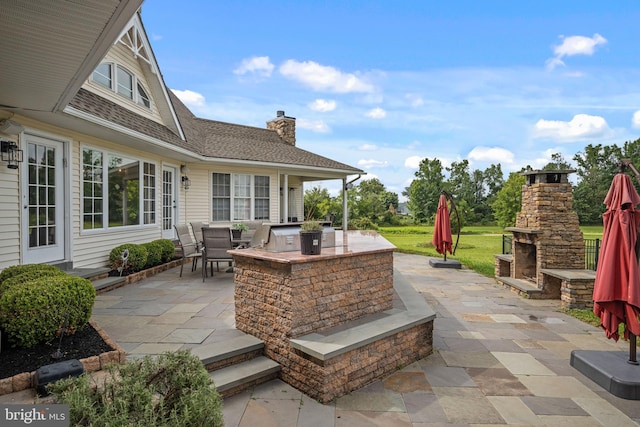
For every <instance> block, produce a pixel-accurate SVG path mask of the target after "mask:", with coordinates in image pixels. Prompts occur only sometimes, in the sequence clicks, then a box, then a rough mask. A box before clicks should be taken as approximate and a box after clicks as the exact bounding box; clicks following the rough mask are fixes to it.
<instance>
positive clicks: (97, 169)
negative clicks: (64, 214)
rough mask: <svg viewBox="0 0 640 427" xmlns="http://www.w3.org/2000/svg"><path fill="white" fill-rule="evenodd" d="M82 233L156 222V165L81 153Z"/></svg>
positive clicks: (100, 153)
mask: <svg viewBox="0 0 640 427" xmlns="http://www.w3.org/2000/svg"><path fill="white" fill-rule="evenodd" d="M81 196H82V223H83V229H84V230H91V229H104V228H116V227H123V226H133V225H143V224H155V223H156V165H155V164H154V163H149V162H145V161H142V160H139V159H135V158H130V157H126V156H122V155H118V154H114V153H108V152H104V151H101V150H97V149H92V148H83V150H82V195H81Z"/></svg>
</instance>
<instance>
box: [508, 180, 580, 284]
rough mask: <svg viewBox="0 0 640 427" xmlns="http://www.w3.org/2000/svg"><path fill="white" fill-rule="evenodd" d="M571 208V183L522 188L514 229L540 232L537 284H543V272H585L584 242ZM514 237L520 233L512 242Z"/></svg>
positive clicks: (536, 243)
mask: <svg viewBox="0 0 640 427" xmlns="http://www.w3.org/2000/svg"><path fill="white" fill-rule="evenodd" d="M572 205H573V196H572V187H571V184H570V183H542V184H540V183H538V184H532V185H528V186H524V187H523V190H522V209H521V211H520V212H519V213H518V216H517V218H516V227H517V228H528V229H532V230H539V231H541V232H542V233H541V234H538V235H536V236H535V238H534V240H535V245H536V248H537V255H536V257H537V261H536V262H537V265H536V271H537V272H538V275H537V276H538V277H537V283H542V275H541V273H540V269H542V268H567V269H572V268H578V269H583V268H584V265H585V264H584V263H585V248H584V238H583V235H582V232H581V231H580V223H579V221H578V214H576V213H575V212H574V211H573V209H572ZM516 234H520V233H515V234H514V239H516ZM529 238H531V237H529ZM512 267H513V264H512Z"/></svg>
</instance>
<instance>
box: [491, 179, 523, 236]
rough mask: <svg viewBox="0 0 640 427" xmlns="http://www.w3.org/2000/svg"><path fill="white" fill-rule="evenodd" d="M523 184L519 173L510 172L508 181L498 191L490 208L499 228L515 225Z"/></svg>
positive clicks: (520, 204)
mask: <svg viewBox="0 0 640 427" xmlns="http://www.w3.org/2000/svg"><path fill="white" fill-rule="evenodd" d="M525 183H526V179H525V177H524V176H522V175H520V172H511V173H510V174H509V179H507V181H506V182H505V183H504V186H503V187H502V189H501V190H500V191H498V194H497V195H496V200H495V201H494V202H493V204H492V205H491V208H492V209H493V216H494V217H495V218H496V221H497V222H498V225H499V226H500V227H512V226H514V225H515V224H516V217H517V215H518V212H520V209H521V207H522V186H523V185H524V184H525Z"/></svg>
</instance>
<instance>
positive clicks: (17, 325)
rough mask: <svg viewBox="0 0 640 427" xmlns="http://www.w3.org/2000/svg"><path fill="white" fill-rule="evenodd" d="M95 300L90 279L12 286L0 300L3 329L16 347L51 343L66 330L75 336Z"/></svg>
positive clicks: (48, 280) (56, 278) (54, 279)
mask: <svg viewBox="0 0 640 427" xmlns="http://www.w3.org/2000/svg"><path fill="white" fill-rule="evenodd" d="M95 298H96V291H95V289H94V287H93V284H92V283H91V282H90V281H89V280H87V279H83V278H81V277H74V276H69V275H60V276H47V277H41V278H39V279H35V280H32V281H30V282H26V283H23V284H22V285H20V286H12V287H10V288H8V289H7V290H6V291H5V292H4V294H3V295H2V297H0V328H2V330H3V331H4V332H5V333H6V334H7V338H8V340H9V341H10V342H11V343H12V345H13V346H14V347H15V346H17V347H31V346H33V345H35V344H37V343H41V342H50V341H51V340H53V339H54V338H56V337H58V336H59V335H60V333H61V329H62V328H63V327H66V334H73V333H74V332H75V331H76V330H78V329H81V328H82V327H83V326H85V325H86V324H87V322H88V321H89V318H90V317H91V310H92V308H93V303H94V301H95Z"/></svg>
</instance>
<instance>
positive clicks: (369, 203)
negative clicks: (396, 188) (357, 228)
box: [349, 178, 398, 224]
mask: <svg viewBox="0 0 640 427" xmlns="http://www.w3.org/2000/svg"><path fill="white" fill-rule="evenodd" d="M349 197H351V192H350V196H349ZM390 205H393V206H397V205H398V195H397V194H395V193H392V192H389V191H387V189H386V188H385V186H384V185H383V184H382V182H380V180H379V179H378V178H372V179H368V180H364V181H362V182H360V183H359V184H358V185H357V186H356V187H355V188H354V191H353V210H352V214H353V218H359V219H363V218H367V219H369V220H370V221H371V222H373V223H374V224H381V223H383V222H384V221H385V218H386V216H387V212H388V210H389V206H390Z"/></svg>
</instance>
